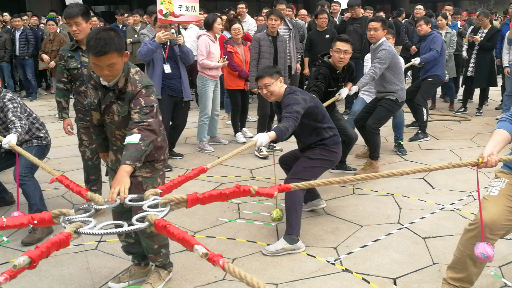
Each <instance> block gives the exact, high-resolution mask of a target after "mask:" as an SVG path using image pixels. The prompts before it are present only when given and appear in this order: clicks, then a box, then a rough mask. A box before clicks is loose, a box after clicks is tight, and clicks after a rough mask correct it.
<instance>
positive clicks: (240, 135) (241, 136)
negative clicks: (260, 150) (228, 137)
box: [235, 132, 247, 144]
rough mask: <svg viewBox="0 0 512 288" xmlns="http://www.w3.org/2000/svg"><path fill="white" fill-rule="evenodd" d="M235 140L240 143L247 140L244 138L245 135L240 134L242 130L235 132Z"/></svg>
mask: <svg viewBox="0 0 512 288" xmlns="http://www.w3.org/2000/svg"><path fill="white" fill-rule="evenodd" d="M235 140H236V142H238V143H240V144H244V143H247V140H245V137H244V135H242V132H238V133H236V135H235Z"/></svg>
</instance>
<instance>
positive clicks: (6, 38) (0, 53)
mask: <svg viewBox="0 0 512 288" xmlns="http://www.w3.org/2000/svg"><path fill="white" fill-rule="evenodd" d="M11 60H12V40H11V35H10V33H9V32H7V30H6V31H5V32H4V31H0V80H1V81H2V84H4V83H5V87H7V90H9V91H11V92H14V83H13V82H12V77H11ZM0 88H2V86H0Z"/></svg>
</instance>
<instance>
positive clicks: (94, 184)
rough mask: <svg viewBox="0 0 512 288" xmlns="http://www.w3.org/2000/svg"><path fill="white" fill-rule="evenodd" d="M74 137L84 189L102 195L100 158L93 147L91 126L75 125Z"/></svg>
mask: <svg viewBox="0 0 512 288" xmlns="http://www.w3.org/2000/svg"><path fill="white" fill-rule="evenodd" d="M76 111H77V110H75V112H76ZM76 136H77V138H78V150H79V151H80V155H81V156H82V167H83V170H84V183H85V187H87V189H89V191H91V192H92V193H96V194H98V195H102V193H101V189H102V187H103V182H102V177H101V158H100V154H99V152H98V149H97V148H96V146H95V145H94V140H93V138H92V137H93V136H92V130H91V126H90V125H87V124H85V123H77V124H76Z"/></svg>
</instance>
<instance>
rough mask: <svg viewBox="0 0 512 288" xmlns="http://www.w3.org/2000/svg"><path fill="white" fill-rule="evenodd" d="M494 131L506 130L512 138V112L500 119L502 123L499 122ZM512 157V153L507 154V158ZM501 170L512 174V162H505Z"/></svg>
mask: <svg viewBox="0 0 512 288" xmlns="http://www.w3.org/2000/svg"><path fill="white" fill-rule="evenodd" d="M494 129H495V130H496V129H502V130H505V131H507V132H508V134H510V136H512V111H510V112H508V113H507V114H505V115H503V116H502V117H501V118H500V121H498V124H496V127H495V128H494ZM511 155H512V151H511V152H510V153H508V154H507V156H511ZM501 169H503V170H505V171H508V172H511V173H512V162H503V166H501Z"/></svg>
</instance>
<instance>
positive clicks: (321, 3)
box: [316, 0, 331, 10]
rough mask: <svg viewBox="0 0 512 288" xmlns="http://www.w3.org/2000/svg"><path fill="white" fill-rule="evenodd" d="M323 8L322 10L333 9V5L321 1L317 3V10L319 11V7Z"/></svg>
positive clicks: (323, 0)
mask: <svg viewBox="0 0 512 288" xmlns="http://www.w3.org/2000/svg"><path fill="white" fill-rule="evenodd" d="M319 6H321V7H322V8H323V7H325V6H327V8H328V9H331V3H329V2H328V1H325V0H320V1H318V3H316V9H317V10H318V7H319Z"/></svg>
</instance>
